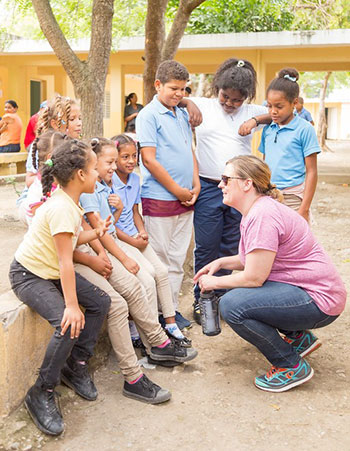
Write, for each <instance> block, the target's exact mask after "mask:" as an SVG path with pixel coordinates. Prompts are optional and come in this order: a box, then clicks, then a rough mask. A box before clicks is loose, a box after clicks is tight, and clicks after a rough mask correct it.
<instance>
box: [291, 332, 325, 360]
mask: <svg viewBox="0 0 350 451" xmlns="http://www.w3.org/2000/svg"><path fill="white" fill-rule="evenodd" d="M284 341H286V342H287V343H290V344H291V345H292V346H293V348H294V349H295V350H296V352H297V353H298V354H299V355H300V357H305V356H307V355H308V354H311V352H314V351H316V349H318V348H319V347H320V346H321V345H322V343H321V342H320V341H319V340H318V338H317V337H316V336H315V335H314V334H313V333H312V332H311V331H310V330H303V331H302V332H301V334H300V336H299V337H297V338H290V337H284Z"/></svg>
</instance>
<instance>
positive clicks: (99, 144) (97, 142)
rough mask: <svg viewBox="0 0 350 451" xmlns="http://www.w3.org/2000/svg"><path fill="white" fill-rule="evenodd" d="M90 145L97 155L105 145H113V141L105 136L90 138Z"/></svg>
mask: <svg viewBox="0 0 350 451" xmlns="http://www.w3.org/2000/svg"><path fill="white" fill-rule="evenodd" d="M90 145H91V148H92V150H93V151H94V152H95V154H96V155H99V154H100V153H101V152H102V149H103V148H104V147H105V146H112V147H115V144H114V142H113V141H112V140H110V139H107V138H92V139H91V140H90Z"/></svg>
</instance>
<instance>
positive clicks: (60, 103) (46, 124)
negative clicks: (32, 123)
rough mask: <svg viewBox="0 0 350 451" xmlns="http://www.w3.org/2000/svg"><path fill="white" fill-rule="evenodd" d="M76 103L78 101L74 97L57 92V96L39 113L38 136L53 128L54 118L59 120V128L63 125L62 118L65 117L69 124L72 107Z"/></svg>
mask: <svg viewBox="0 0 350 451" xmlns="http://www.w3.org/2000/svg"><path fill="white" fill-rule="evenodd" d="M76 104H77V102H76V101H75V100H74V99H71V98H69V97H63V96H61V95H59V94H56V95H55V97H54V98H53V99H52V100H50V101H49V102H48V104H47V106H46V107H45V108H44V109H43V110H42V111H40V113H39V118H38V125H37V129H36V136H40V135H41V134H43V133H44V132H46V131H47V130H49V129H51V128H52V126H51V121H52V120H55V121H56V122H57V127H58V128H60V127H61V125H62V120H64V119H63V118H65V121H66V123H67V125H68V121H69V117H70V112H71V107H72V105H76Z"/></svg>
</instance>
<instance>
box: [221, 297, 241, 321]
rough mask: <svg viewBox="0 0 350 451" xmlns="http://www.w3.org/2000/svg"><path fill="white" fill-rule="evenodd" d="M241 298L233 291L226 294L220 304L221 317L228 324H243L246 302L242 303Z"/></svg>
mask: <svg viewBox="0 0 350 451" xmlns="http://www.w3.org/2000/svg"><path fill="white" fill-rule="evenodd" d="M241 299H242V298H241V297H240V296H239V294H238V292H235V290H231V291H229V292H228V293H226V294H224V295H223V296H222V297H221V299H220V303H219V309H220V313H221V316H222V317H223V319H224V320H225V321H226V322H227V323H241V322H242V319H241V318H242V313H243V310H244V308H242V305H243V306H244V302H243V303H241Z"/></svg>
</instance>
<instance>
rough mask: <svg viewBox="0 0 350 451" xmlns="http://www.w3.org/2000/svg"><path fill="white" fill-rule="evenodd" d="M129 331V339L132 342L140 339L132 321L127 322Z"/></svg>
mask: <svg viewBox="0 0 350 451" xmlns="http://www.w3.org/2000/svg"><path fill="white" fill-rule="evenodd" d="M129 330H130V335H131V338H132V339H133V340H137V339H138V338H140V335H139V333H138V330H137V328H136V324H135V322H134V321H133V320H129Z"/></svg>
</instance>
